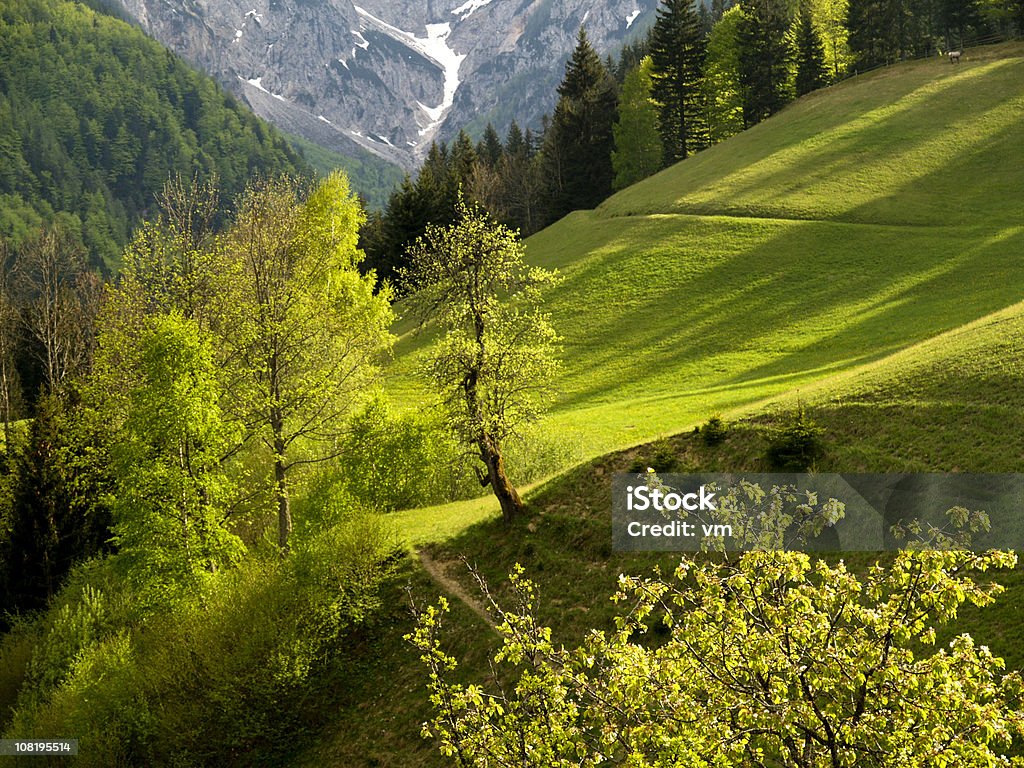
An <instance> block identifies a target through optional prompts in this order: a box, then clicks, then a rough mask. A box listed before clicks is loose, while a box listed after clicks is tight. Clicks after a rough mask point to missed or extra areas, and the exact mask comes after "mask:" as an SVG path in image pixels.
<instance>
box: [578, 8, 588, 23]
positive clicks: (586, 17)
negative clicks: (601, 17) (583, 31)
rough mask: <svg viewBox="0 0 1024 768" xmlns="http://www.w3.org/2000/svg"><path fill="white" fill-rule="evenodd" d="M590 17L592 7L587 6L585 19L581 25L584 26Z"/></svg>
mask: <svg viewBox="0 0 1024 768" xmlns="http://www.w3.org/2000/svg"><path fill="white" fill-rule="evenodd" d="M589 18H590V9H589V8H587V12H586V13H584V14H583V21H581V22H580V26H583V25H584V24H586V23H587V19H589Z"/></svg>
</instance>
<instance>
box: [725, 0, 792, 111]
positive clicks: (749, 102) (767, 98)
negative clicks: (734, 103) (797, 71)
mask: <svg viewBox="0 0 1024 768" xmlns="http://www.w3.org/2000/svg"><path fill="white" fill-rule="evenodd" d="M741 7H742V9H743V15H742V16H741V17H740V20H739V24H738V29H737V36H738V38H739V44H740V62H739V63H740V71H739V73H740V85H741V86H742V88H743V122H744V124H746V125H747V126H748V127H749V126H751V125H754V124H755V123H759V122H761V121H762V120H764V119H765V118H767V117H770V116H771V115H774V114H775V113H776V112H778V111H779V110H780V109H782V108H783V107H784V106H785V105H786V102H788V101H789V98H790V85H789V79H790V63H791V60H792V51H791V50H790V45H789V41H788V40H787V37H786V34H787V32H788V30H789V13H788V11H787V8H786V3H785V0H743V2H742V3H741Z"/></svg>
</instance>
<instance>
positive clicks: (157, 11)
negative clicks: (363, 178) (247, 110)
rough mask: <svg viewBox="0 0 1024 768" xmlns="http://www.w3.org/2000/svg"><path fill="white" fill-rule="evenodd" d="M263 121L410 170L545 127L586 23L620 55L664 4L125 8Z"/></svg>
mask: <svg viewBox="0 0 1024 768" xmlns="http://www.w3.org/2000/svg"><path fill="white" fill-rule="evenodd" d="M120 1H121V3H122V4H123V6H124V9H125V10H126V11H127V12H128V13H129V14H130V15H132V16H133V17H134V18H136V19H137V20H138V21H139V23H140V24H141V25H142V27H143V28H144V29H145V30H146V31H148V32H149V34H151V35H152V36H153V37H155V38H156V39H158V40H159V41H161V42H162V43H164V44H165V45H167V46H168V47H170V48H172V49H173V50H175V51H177V52H178V53H179V54H181V55H182V56H183V57H185V58H186V59H187V60H189V61H191V62H192V63H193V64H195V65H196V66H198V67H199V68H200V69H203V70H205V71H207V72H209V73H210V74H212V75H214V76H215V77H217V78H218V79H219V80H220V81H221V82H222V83H223V84H224V85H225V86H227V87H228V88H229V89H230V90H232V91H233V92H235V93H236V94H238V95H240V96H241V97H242V98H244V99H245V100H246V101H247V102H248V103H249V104H250V105H251V106H252V108H253V109H254V110H255V111H256V113H257V114H259V115H260V116H262V117H264V118H266V119H268V120H270V121H271V122H273V123H275V124H276V125H278V126H279V127H281V128H283V129H284V130H286V131H290V132H293V133H297V134H299V135H302V136H305V137H306V138H308V139H311V140H312V141H315V142H317V143H319V144H321V145H323V146H327V147H330V148H332V149H335V150H338V151H341V152H346V151H351V150H353V149H354V147H353V145H359V146H361V147H363V148H364V149H367V150H370V151H371V152H373V153H374V154H376V155H379V156H381V157H383V158H386V159H388V160H391V161H393V162H396V163H398V164H399V165H402V166H404V167H406V168H413V167H415V166H416V165H417V164H418V161H419V160H420V159H421V158H422V156H423V154H424V153H425V152H426V150H427V149H428V148H429V146H430V143H431V141H432V140H434V139H440V140H447V139H450V138H451V137H452V136H453V135H454V134H455V133H457V132H458V130H459V128H462V127H470V128H471V129H474V128H482V127H483V125H484V124H486V123H487V122H488V121H490V122H493V123H494V125H495V126H496V127H497V128H498V130H499V131H504V130H505V129H506V128H507V126H508V124H509V123H510V122H511V120H512V119H513V118H515V119H516V120H517V121H519V123H520V125H521V126H522V127H524V128H525V127H527V126H531V125H533V126H536V124H537V121H538V120H539V118H540V115H542V114H543V113H545V112H548V111H550V110H551V108H552V107H553V105H554V101H555V87H556V86H557V84H558V82H559V81H560V79H561V77H562V74H563V71H564V64H565V60H566V58H567V57H568V55H569V54H570V53H571V51H572V49H573V47H574V46H575V43H576V34H577V30H578V29H579V27H580V25H581V24H582V25H585V26H586V29H587V34H588V36H589V37H590V40H591V42H592V43H593V44H594V46H595V48H597V50H598V51H600V52H602V53H605V52H615V51H616V50H617V49H618V48H619V46H621V45H622V43H623V42H625V41H627V40H629V39H631V38H632V37H633V36H635V35H636V34H638V33H639V32H640V30H642V29H644V28H646V27H647V26H649V25H650V24H651V23H652V21H653V18H654V9H655V7H656V6H657V4H658V0H465V1H464V0H425V1H424V2H421V1H420V0H354V2H353V0H120Z"/></svg>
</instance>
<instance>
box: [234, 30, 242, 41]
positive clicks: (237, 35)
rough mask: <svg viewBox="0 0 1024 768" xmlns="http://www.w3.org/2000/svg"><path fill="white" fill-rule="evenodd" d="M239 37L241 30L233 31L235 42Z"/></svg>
mask: <svg viewBox="0 0 1024 768" xmlns="http://www.w3.org/2000/svg"><path fill="white" fill-rule="evenodd" d="M241 36H242V30H240V29H236V30H235V40H237V39H238V38H240V37H241Z"/></svg>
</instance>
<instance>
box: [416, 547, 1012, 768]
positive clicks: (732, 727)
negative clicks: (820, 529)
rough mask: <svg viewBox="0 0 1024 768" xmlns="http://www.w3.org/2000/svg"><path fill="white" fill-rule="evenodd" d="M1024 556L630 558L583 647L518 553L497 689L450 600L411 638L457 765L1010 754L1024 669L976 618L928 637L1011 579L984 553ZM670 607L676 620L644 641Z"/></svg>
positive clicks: (947, 758) (925, 762)
mask: <svg viewBox="0 0 1024 768" xmlns="http://www.w3.org/2000/svg"><path fill="white" fill-rule="evenodd" d="M1015 562H1016V557H1015V556H1014V555H1012V554H1011V553H1000V552H989V553H986V554H974V553H970V552H935V551H932V552H911V551H905V552H901V553H899V554H898V555H896V558H895V561H894V562H893V563H892V565H890V566H887V567H886V566H882V565H875V566H874V567H872V568H870V569H869V570H868V572H867V573H866V574H865V575H864V576H861V577H858V576H856V575H854V574H853V573H851V572H850V571H848V570H847V569H846V567H845V566H844V565H843V564H842V563H841V562H840V563H839V564H838V565H834V566H833V565H829V564H827V563H825V562H823V561H816V562H812V560H811V558H810V557H809V556H808V555H806V554H802V553H792V552H791V553H782V552H750V553H746V554H744V555H742V556H741V557H739V558H738V559H736V560H732V559H725V560H724V561H723V560H718V561H713V562H709V561H703V562H696V561H694V560H692V559H689V558H684V559H683V560H682V562H681V563H680V565H679V567H678V568H677V569H676V572H675V579H674V580H671V581H670V580H665V579H662V578H652V579H639V578H628V577H625V576H622V577H620V581H619V593H618V595H617V596H616V599H617V600H619V601H622V602H625V603H626V604H627V606H628V612H626V613H625V614H624V615H621V616H619V617H618V618H617V619H616V626H617V630H616V631H615V632H612V633H605V632H600V631H594V632H592V633H591V634H590V635H588V636H587V638H586V640H585V641H584V643H583V644H582V645H581V646H580V647H579V648H577V649H574V650H566V649H565V648H562V647H559V646H556V645H555V644H554V643H553V642H552V639H551V631H550V629H548V628H547V627H544V626H542V625H540V624H539V623H538V621H537V619H536V615H535V599H536V596H535V593H534V589H533V587H532V585H531V584H530V583H529V582H528V581H525V580H524V579H523V578H522V571H521V569H517V571H516V572H515V573H514V574H513V575H512V591H513V595H514V600H515V602H514V605H513V606H512V608H510V609H509V610H507V611H506V610H502V608H501V607H500V606H498V605H497V604H496V603H495V602H494V601H493V599H492V600H491V604H492V607H493V608H494V610H495V611H496V614H497V616H496V618H497V619H498V621H499V631H500V632H501V634H502V635H503V637H504V645H503V647H502V648H501V649H500V650H499V651H498V653H497V654H496V656H495V661H496V662H497V663H498V664H500V665H502V668H501V669H499V671H498V674H499V676H500V677H501V678H502V681H503V682H502V684H501V685H500V686H497V687H496V689H495V690H486V689H485V688H484V687H483V686H481V685H478V684H470V685H460V684H455V683H453V682H451V673H452V671H453V670H454V669H455V667H456V662H455V659H453V658H452V657H451V656H449V655H447V654H446V653H445V652H444V651H443V650H442V648H441V645H440V642H439V639H438V638H439V628H440V622H441V616H442V614H443V612H444V611H445V610H446V605H445V604H444V603H443V602H442V604H441V607H440V609H437V608H434V607H430V608H428V609H427V610H426V611H425V612H423V613H422V614H421V616H420V622H419V626H418V628H417V629H416V631H415V632H414V633H413V634H412V635H411V636H410V639H411V640H412V642H413V644H414V645H415V646H416V647H417V648H418V649H419V650H420V651H421V652H422V654H423V656H422V658H423V660H424V661H425V663H426V664H427V666H428V668H429V669H430V671H431V682H430V685H429V689H430V696H431V701H432V703H433V704H434V707H435V714H434V717H433V719H432V720H431V721H430V722H428V723H427V724H426V725H425V727H424V733H425V734H426V735H430V736H434V737H436V738H437V739H438V740H439V743H440V749H441V751H442V753H444V754H445V755H448V756H450V757H453V758H454V759H455V760H456V761H457V764H458V765H460V766H495V765H508V766H513V765H514V766H517V768H518V767H520V766H521V767H524V768H525V767H529V766H537V768H569V766H573V768H579V766H598V765H629V766H633V767H634V768H654V767H655V766H667V765H673V766H677V765H687V766H697V767H704V768H708V767H710V766H718V767H720V768H725V767H726V766H751V767H752V768H753V766H768V765H770V766H777V767H778V768H837V767H838V766H852V765H857V766H891V767H893V768H932V767H933V766H939V765H963V766H978V765H1003V764H1009V763H1008V762H1007V759H1006V758H1004V757H1002V755H1003V754H1005V752H1006V751H1007V750H1008V749H1009V748H1010V746H1011V740H1012V739H1013V738H1014V737H1019V736H1021V735H1022V734H1024V683H1022V680H1021V678H1020V676H1019V674H1018V673H1016V672H1012V673H1009V674H1004V673H1003V664H1002V661H1001V660H1000V659H998V658H996V657H994V656H993V655H992V653H991V652H990V651H989V650H988V648H987V647H985V646H984V645H980V646H979V645H977V644H976V643H975V642H974V641H973V640H972V639H971V638H970V636H968V635H960V636H959V637H957V638H955V639H953V640H952V641H951V642H950V643H949V646H948V647H947V648H943V649H940V650H937V651H929V650H928V646H930V645H932V644H934V642H935V634H936V633H935V627H936V626H939V625H942V624H945V623H947V622H949V621H950V620H951V619H952V618H954V617H955V616H956V613H957V610H958V609H959V607H960V606H961V605H963V604H964V603H972V604H974V605H979V606H983V605H988V604H989V603H991V602H992V601H993V600H994V598H995V596H996V595H997V594H998V593H999V592H1000V591H1001V587H999V586H998V585H994V584H982V583H979V582H978V581H977V580H976V576H975V574H976V573H977V572H980V571H985V570H987V569H989V568H999V567H1012V566H1013V565H1014V563H1015ZM488 596H489V595H488ZM658 625H660V626H662V627H663V628H664V629H665V632H666V634H667V636H666V637H665V638H664V639H661V640H659V641H658V642H654V643H650V642H643V641H642V637H643V635H645V634H646V633H648V632H649V631H650V630H651V629H652V628H654V627H655V626H658ZM506 675H508V676H511V677H512V678H513V680H512V681H509V680H508V677H507V676H506Z"/></svg>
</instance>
